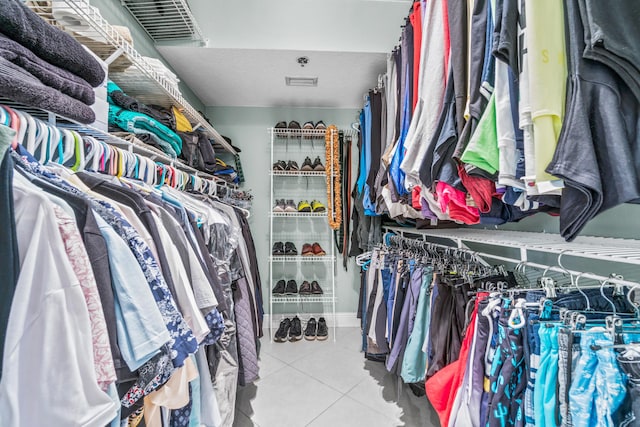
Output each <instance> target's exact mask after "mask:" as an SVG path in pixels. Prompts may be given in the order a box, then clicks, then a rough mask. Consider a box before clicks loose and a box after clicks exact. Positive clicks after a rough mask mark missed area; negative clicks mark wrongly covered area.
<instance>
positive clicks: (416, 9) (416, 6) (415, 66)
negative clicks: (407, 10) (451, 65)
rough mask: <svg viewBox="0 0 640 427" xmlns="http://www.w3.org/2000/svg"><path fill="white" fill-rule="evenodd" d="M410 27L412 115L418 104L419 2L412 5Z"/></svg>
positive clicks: (420, 41)
mask: <svg viewBox="0 0 640 427" xmlns="http://www.w3.org/2000/svg"><path fill="white" fill-rule="evenodd" d="M409 20H410V21H411V25H413V100H412V101H413V102H412V104H411V105H412V108H411V112H412V113H413V112H414V111H415V109H416V104H418V80H419V77H420V51H421V47H422V5H421V3H420V1H416V2H414V3H413V12H411V14H410V15H409Z"/></svg>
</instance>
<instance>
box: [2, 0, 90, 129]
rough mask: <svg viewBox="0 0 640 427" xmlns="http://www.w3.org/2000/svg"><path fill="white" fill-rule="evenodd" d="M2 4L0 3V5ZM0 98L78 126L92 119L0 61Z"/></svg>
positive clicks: (86, 109) (68, 99)
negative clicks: (50, 113) (51, 114)
mask: <svg viewBox="0 0 640 427" xmlns="http://www.w3.org/2000/svg"><path fill="white" fill-rule="evenodd" d="M3 1H5V0H2V1H0V3H2V2H3ZM0 97H5V98H9V99H11V100H12V101H16V102H19V103H21V104H24V105H25V106H27V107H35V108H41V109H43V110H47V111H51V112H52V113H55V114H59V115H61V116H63V117H67V118H69V119H72V120H75V121H77V122H80V123H85V124H86V123H93V122H94V121H95V120H96V115H95V113H94V112H93V110H92V109H91V107H89V106H88V105H86V104H84V103H82V102H81V101H78V100H77V99H74V98H71V97H70V96H68V95H65V94H64V93H62V92H60V91H59V90H56V89H53V88H51V87H49V86H46V85H44V84H43V83H42V82H41V81H40V80H38V78H37V77H35V76H33V75H32V74H30V73H29V72H27V71H25V70H24V69H22V68H20V67H18V66H17V65H16V64H14V63H12V62H10V61H7V60H6V59H4V58H2V57H0Z"/></svg>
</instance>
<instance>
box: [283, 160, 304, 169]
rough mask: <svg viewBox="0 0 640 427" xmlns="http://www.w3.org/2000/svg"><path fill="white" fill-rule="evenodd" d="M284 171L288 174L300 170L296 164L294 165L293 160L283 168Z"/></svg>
mask: <svg viewBox="0 0 640 427" xmlns="http://www.w3.org/2000/svg"><path fill="white" fill-rule="evenodd" d="M285 170H288V171H290V172H297V171H299V170H300V168H299V167H298V163H296V161H295V160H289V162H288V163H287V166H286V167H285Z"/></svg>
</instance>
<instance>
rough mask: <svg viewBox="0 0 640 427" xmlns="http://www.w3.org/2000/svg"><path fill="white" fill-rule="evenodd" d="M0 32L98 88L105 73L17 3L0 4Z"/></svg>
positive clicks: (14, 0) (5, 1) (65, 37)
mask: <svg viewBox="0 0 640 427" xmlns="http://www.w3.org/2000/svg"><path fill="white" fill-rule="evenodd" d="M0 32H2V33H3V34H5V35H6V36H7V37H9V38H11V39H12V40H15V41H16V42H18V43H20V44H21V45H23V46H24V47H26V48H27V49H29V50H31V51H32V52H33V53H34V54H36V55H37V56H39V57H40V58H41V59H43V60H45V61H46V62H48V63H50V64H53V65H56V66H58V67H60V68H63V69H65V70H67V71H70V72H72V73H73V74H75V75H77V76H79V77H82V78H83V79H84V80H86V81H87V82H88V83H89V84H90V85H91V86H93V87H96V86H98V85H100V83H102V82H103V81H104V79H105V73H104V70H103V69H102V66H101V65H100V63H98V62H97V61H96V60H95V59H94V58H93V57H92V56H91V55H90V54H89V52H87V51H85V49H84V47H82V45H81V44H80V43H78V42H77V41H76V40H75V39H74V38H73V37H72V36H70V35H69V34H67V33H65V32H64V31H62V30H60V29H58V28H55V27H54V26H52V25H50V24H48V23H47V22H45V21H44V20H43V19H42V18H41V17H40V16H38V15H37V14H36V13H35V12H34V11H32V10H31V9H29V8H28V7H27V6H26V5H25V4H24V3H22V1H20V0H2V1H0Z"/></svg>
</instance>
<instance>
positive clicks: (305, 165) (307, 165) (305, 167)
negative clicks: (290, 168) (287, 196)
mask: <svg viewBox="0 0 640 427" xmlns="http://www.w3.org/2000/svg"><path fill="white" fill-rule="evenodd" d="M300 170H301V171H305V172H313V164H311V159H310V158H309V157H305V159H304V162H302V166H301V167H300Z"/></svg>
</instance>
